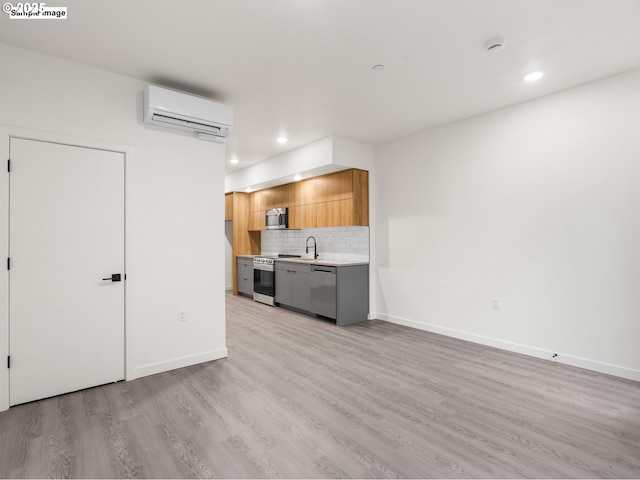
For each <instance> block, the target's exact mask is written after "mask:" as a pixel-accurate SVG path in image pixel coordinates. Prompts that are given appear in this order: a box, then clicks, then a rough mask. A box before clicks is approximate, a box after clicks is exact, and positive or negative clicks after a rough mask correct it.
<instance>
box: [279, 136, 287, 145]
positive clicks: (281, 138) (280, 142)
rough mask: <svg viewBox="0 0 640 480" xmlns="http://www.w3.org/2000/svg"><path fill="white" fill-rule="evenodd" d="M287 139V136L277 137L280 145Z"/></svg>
mask: <svg viewBox="0 0 640 480" xmlns="http://www.w3.org/2000/svg"><path fill="white" fill-rule="evenodd" d="M288 141H289V139H288V138H287V137H278V143H279V144H280V145H284V144H285V143H287V142H288Z"/></svg>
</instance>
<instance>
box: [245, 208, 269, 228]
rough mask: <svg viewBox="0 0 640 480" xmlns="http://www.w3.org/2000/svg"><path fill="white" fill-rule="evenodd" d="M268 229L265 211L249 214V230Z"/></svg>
mask: <svg viewBox="0 0 640 480" xmlns="http://www.w3.org/2000/svg"><path fill="white" fill-rule="evenodd" d="M265 228H266V219H265V211H264V210H258V211H256V212H249V223H248V227H247V230H249V231H256V230H264V229H265Z"/></svg>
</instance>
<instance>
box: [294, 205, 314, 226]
mask: <svg viewBox="0 0 640 480" xmlns="http://www.w3.org/2000/svg"><path fill="white" fill-rule="evenodd" d="M316 212H317V205H300V206H297V207H289V228H315V227H316V226H317V220H316Z"/></svg>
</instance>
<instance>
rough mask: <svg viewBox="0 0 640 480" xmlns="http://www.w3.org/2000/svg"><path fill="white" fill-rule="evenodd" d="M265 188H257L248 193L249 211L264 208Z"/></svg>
mask: <svg viewBox="0 0 640 480" xmlns="http://www.w3.org/2000/svg"><path fill="white" fill-rule="evenodd" d="M265 196H266V195H265V190H258V191H257V192H252V193H250V194H249V211H250V212H257V211H259V210H266V209H267V207H266V205H265Z"/></svg>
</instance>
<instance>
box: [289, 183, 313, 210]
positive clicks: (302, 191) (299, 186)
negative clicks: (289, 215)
mask: <svg viewBox="0 0 640 480" xmlns="http://www.w3.org/2000/svg"><path fill="white" fill-rule="evenodd" d="M313 203H316V177H313V178H307V179H306V180H301V181H299V182H296V183H293V184H292V187H291V206H298V205H311V204H313Z"/></svg>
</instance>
